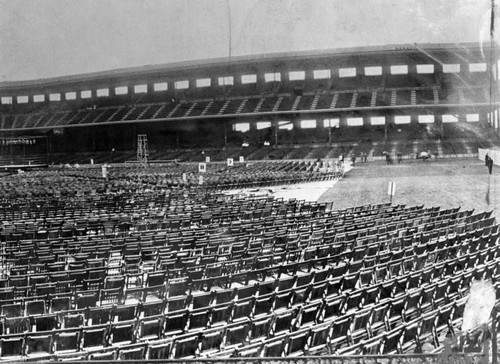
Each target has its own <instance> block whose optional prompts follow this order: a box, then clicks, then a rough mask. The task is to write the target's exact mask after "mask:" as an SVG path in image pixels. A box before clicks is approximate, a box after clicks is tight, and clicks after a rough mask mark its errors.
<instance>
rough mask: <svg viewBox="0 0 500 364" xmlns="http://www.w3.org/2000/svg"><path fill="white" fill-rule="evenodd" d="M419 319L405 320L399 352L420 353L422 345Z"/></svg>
mask: <svg viewBox="0 0 500 364" xmlns="http://www.w3.org/2000/svg"><path fill="white" fill-rule="evenodd" d="M419 328H420V319H419V318H417V319H415V320H413V321H410V322H407V323H405V324H404V326H403V333H402V336H401V342H400V349H399V350H398V352H399V353H421V352H422V345H421V343H420V337H419V334H420V332H419V331H420V330H419Z"/></svg>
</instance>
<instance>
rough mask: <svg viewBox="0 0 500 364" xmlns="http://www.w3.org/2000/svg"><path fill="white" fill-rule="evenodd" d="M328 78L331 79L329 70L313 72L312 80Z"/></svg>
mask: <svg viewBox="0 0 500 364" xmlns="http://www.w3.org/2000/svg"><path fill="white" fill-rule="evenodd" d="M330 77H331V72H330V70H314V71H313V78H314V79H315V80H321V79H325V78H330Z"/></svg>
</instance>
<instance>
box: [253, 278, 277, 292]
mask: <svg viewBox="0 0 500 364" xmlns="http://www.w3.org/2000/svg"><path fill="white" fill-rule="evenodd" d="M277 285H278V280H277V279H276V280H274V279H273V280H268V281H264V282H259V284H258V292H259V296H263V295H267V294H270V293H274V292H275V291H276V288H277Z"/></svg>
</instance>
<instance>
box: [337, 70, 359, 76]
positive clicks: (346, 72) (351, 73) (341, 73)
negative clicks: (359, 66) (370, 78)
mask: <svg viewBox="0 0 500 364" xmlns="http://www.w3.org/2000/svg"><path fill="white" fill-rule="evenodd" d="M339 77H341V78H344V77H356V68H340V69H339Z"/></svg>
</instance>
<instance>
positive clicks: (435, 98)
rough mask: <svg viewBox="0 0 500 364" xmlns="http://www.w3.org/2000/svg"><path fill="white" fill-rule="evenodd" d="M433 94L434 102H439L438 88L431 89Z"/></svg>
mask: <svg viewBox="0 0 500 364" xmlns="http://www.w3.org/2000/svg"><path fill="white" fill-rule="evenodd" d="M432 92H433V94H434V104H436V105H437V104H439V92H438V90H437V89H436V88H435V89H434V90H432Z"/></svg>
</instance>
